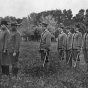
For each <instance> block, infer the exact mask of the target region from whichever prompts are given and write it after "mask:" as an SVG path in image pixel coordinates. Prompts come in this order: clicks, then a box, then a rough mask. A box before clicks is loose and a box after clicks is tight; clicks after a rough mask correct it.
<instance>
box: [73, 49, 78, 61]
mask: <svg viewBox="0 0 88 88" xmlns="http://www.w3.org/2000/svg"><path fill="white" fill-rule="evenodd" d="M77 55H78V51H77V50H73V60H74V61H76V58H77Z"/></svg>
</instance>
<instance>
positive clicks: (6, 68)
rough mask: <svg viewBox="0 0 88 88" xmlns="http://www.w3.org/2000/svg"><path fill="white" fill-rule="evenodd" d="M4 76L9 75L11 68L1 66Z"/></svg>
mask: <svg viewBox="0 0 88 88" xmlns="http://www.w3.org/2000/svg"><path fill="white" fill-rule="evenodd" d="M1 68H2V75H9V66H5V65H1Z"/></svg>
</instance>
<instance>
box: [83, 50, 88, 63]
mask: <svg viewBox="0 0 88 88" xmlns="http://www.w3.org/2000/svg"><path fill="white" fill-rule="evenodd" d="M83 52H84V59H85V61H86V63H88V50H84V51H83Z"/></svg>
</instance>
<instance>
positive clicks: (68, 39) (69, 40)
mask: <svg viewBox="0 0 88 88" xmlns="http://www.w3.org/2000/svg"><path fill="white" fill-rule="evenodd" d="M71 48H72V33H71V32H69V33H68V34H67V37H66V50H70V49H71Z"/></svg>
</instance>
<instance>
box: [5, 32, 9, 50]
mask: <svg viewBox="0 0 88 88" xmlns="http://www.w3.org/2000/svg"><path fill="white" fill-rule="evenodd" d="M8 38H9V32H6V33H5V46H4V50H7V47H8Z"/></svg>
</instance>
